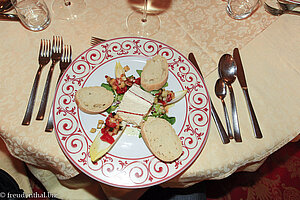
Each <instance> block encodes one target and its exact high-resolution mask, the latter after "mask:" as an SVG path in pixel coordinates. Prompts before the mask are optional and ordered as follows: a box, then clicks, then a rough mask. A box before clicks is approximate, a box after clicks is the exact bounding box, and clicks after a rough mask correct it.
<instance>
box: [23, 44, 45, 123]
mask: <svg viewBox="0 0 300 200" xmlns="http://www.w3.org/2000/svg"><path fill="white" fill-rule="evenodd" d="M50 49H51V43H50V40H45V39H42V40H41V45H40V51H39V58H38V60H39V68H38V71H37V72H36V75H35V79H34V82H33V86H32V89H31V93H30V97H29V101H28V105H27V109H26V113H25V116H24V118H23V122H22V125H29V124H30V120H31V116H32V111H33V107H34V102H35V97H36V92H37V88H38V84H39V80H40V76H41V72H42V69H43V68H44V66H46V65H47V64H48V63H49V62H50V57H51V50H50Z"/></svg>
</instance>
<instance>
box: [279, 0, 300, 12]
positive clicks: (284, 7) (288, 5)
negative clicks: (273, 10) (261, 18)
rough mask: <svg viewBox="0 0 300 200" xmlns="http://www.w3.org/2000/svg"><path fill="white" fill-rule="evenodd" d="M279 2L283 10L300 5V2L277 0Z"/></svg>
mask: <svg viewBox="0 0 300 200" xmlns="http://www.w3.org/2000/svg"><path fill="white" fill-rule="evenodd" d="M277 3H278V4H279V6H280V7H281V9H282V10H293V9H295V8H297V7H300V4H296V3H288V2H286V1H281V0H277Z"/></svg>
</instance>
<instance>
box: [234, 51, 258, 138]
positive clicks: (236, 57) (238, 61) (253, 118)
mask: <svg viewBox="0 0 300 200" xmlns="http://www.w3.org/2000/svg"><path fill="white" fill-rule="evenodd" d="M233 59H234V60H235V62H236V65H237V77H238V81H239V83H240V85H241V88H242V90H243V93H244V96H245V99H246V103H247V106H248V112H249V114H250V119H251V123H252V128H253V131H254V135H255V137H256V138H262V137H263V136H262V133H261V130H260V127H259V124H258V121H257V118H256V115H255V112H254V109H253V106H252V103H251V100H250V96H249V92H248V87H247V82H246V77H245V72H244V68H243V64H242V60H241V57H240V52H239V49H238V48H235V49H234V50H233Z"/></svg>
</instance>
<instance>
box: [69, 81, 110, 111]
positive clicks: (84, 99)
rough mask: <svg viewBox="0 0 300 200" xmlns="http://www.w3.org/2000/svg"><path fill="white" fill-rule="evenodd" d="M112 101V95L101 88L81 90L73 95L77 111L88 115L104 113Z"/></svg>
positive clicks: (93, 87)
mask: <svg viewBox="0 0 300 200" xmlns="http://www.w3.org/2000/svg"><path fill="white" fill-rule="evenodd" d="M113 101H114V95H113V93H112V92H111V91H109V90H107V89H105V88H104V87H101V86H92V87H84V88H81V89H79V90H78V91H77V92H76V95H75V102H76V104H77V106H78V107H79V109H80V110H81V111H83V112H85V113H88V114H98V113H101V112H103V111H105V110H106V109H107V108H109V107H110V106H111V104H112V103H113Z"/></svg>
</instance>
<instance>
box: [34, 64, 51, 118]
mask: <svg viewBox="0 0 300 200" xmlns="http://www.w3.org/2000/svg"><path fill="white" fill-rule="evenodd" d="M55 64H56V62H52V64H51V67H50V69H49V72H48V76H47V80H46V84H45V88H44V92H43V96H42V101H41V104H40V108H39V111H38V114H37V116H36V120H43V119H44V115H45V111H46V106H47V101H48V95H49V89H50V84H51V79H52V74H53V70H54V66H55Z"/></svg>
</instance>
